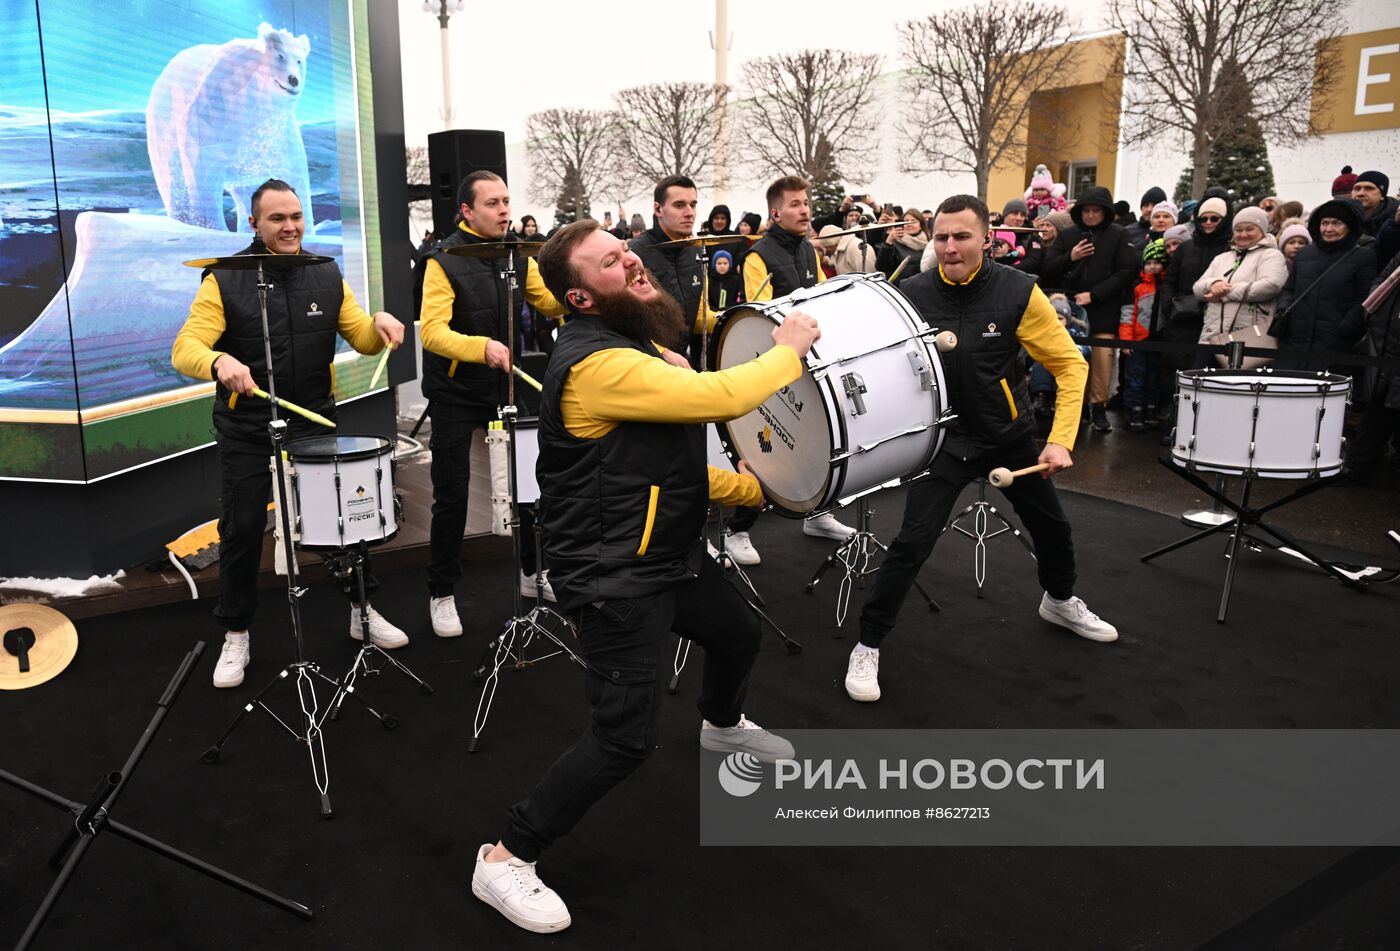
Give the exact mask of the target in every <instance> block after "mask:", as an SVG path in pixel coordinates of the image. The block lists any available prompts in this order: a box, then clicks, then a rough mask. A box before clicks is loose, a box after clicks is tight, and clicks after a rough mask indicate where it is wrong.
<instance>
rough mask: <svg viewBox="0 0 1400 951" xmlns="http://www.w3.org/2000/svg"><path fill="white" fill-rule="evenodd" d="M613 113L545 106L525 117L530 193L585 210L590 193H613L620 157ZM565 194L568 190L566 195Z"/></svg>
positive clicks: (617, 178)
mask: <svg viewBox="0 0 1400 951" xmlns="http://www.w3.org/2000/svg"><path fill="white" fill-rule="evenodd" d="M617 123H618V117H617V113H615V112H612V111H609V110H599V109H546V110H544V111H543V112H532V113H530V115H529V116H528V117H527V118H526V120H525V139H526V148H527V149H528V150H529V153H530V195H531V197H532V198H533V199H534V200H535V201H538V202H542V203H543V202H548V203H553V204H556V205H557V206H558V207H561V208H562V207H565V206H566V203H567V206H568V207H571V208H573V209H574V210H575V211H576V212H577V213H579V214H586V213H587V209H588V207H589V205H590V204H591V202H592V200H593V199H595V198H599V197H602V196H603V195H608V196H609V197H616V192H617V191H618V189H619V185H620V177H621V176H620V170H621V164H622V163H621V160H620V157H619V155H618V150H617ZM566 193H567V194H566Z"/></svg>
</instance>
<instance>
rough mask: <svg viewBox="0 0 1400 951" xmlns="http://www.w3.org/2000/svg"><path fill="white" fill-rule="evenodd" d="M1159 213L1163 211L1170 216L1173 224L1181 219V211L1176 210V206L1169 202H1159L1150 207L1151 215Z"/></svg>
mask: <svg viewBox="0 0 1400 951" xmlns="http://www.w3.org/2000/svg"><path fill="white" fill-rule="evenodd" d="M1159 211H1165V212H1166V213H1167V214H1169V215H1171V216H1172V221H1173V222H1176V221H1178V220H1179V219H1180V218H1181V209H1179V208H1177V207H1176V205H1173V204H1172V203H1171V202H1169V201H1159V202H1157V204H1155V205H1153V206H1152V214H1154V215H1155V214H1157V212H1159Z"/></svg>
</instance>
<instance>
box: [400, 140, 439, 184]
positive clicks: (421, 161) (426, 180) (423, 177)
mask: <svg viewBox="0 0 1400 951" xmlns="http://www.w3.org/2000/svg"><path fill="white" fill-rule="evenodd" d="M403 160H404V170H405V172H406V173H407V174H406V177H407V180H408V184H410V185H429V184H431V183H432V180H433V177H432V172H431V171H429V169H428V147H427V146H426V145H410V146H406V147H405V148H404V150H403Z"/></svg>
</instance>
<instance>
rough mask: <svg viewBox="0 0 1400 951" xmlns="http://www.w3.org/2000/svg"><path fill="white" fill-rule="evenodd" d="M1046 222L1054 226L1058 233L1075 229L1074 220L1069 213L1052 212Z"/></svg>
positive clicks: (1046, 217)
mask: <svg viewBox="0 0 1400 951" xmlns="http://www.w3.org/2000/svg"><path fill="white" fill-rule="evenodd" d="M1045 220H1046V221H1048V222H1050V223H1051V224H1052V225H1054V226H1055V230H1056V231H1068V230H1069V229H1070V228H1072V227H1074V218H1072V217H1071V216H1070V213H1069V212H1067V211H1052V212H1050V214H1048V215H1046V216H1045Z"/></svg>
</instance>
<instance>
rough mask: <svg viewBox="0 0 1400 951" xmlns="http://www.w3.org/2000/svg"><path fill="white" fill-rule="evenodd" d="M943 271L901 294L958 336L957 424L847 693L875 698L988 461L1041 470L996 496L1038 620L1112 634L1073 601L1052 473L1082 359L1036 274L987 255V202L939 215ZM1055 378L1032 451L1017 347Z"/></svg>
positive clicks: (886, 575) (1067, 436)
mask: <svg viewBox="0 0 1400 951" xmlns="http://www.w3.org/2000/svg"><path fill="white" fill-rule="evenodd" d="M933 231H934V234H933V244H934V248H935V253H936V254H937V257H938V267H936V268H933V269H931V270H928V271H925V272H923V273H921V274H917V275H915V276H914V277H911V278H909V279H908V280H906V281H903V282H902V283H901V284H900V286H899V289H900V290H901V291H903V292H904V293H905V295H906V296H907V297H908V298H909V300H910V301H911V302H912V303H913V304H914V306H915V307H916V308H917V309H918V311H919V313H920V314H921V315H922V316H923V318H924V320H925V321H927V322H928V324H929V325H930V326H931V327H936V328H938V329H939V330H951V331H953V332H954V333H956V334H957V338H958V345H957V347H956V348H954V349H953V350H951V351H948V352H945V353H944V354H943V360H944V364H945V365H944V370H945V372H946V376H947V379H948V381H949V384H950V392H949V394H948V396H949V403H950V404H951V406H952V409H953V411H954V412H956V413H957V417H958V418H957V419H956V420H955V421H954V422H953V423H952V424H951V425H950V426H949V427H948V430H947V437H946V439H945V441H944V444H943V449H942V451H941V452H940V453H939V454H938V455H937V456H935V457H934V460H933V466H932V468H931V469H930V471H929V475H928V476H927V477H926V478H923V479H920V480H918V481H916V482H914V483H913V484H912V485H910V487H909V495H908V498H907V500H906V502H905V506H904V521H903V524H901V525H900V529H899V535H898V537H896V538H895V540H894V543H893V544H892V545H891V546H890V550H889V555H888V556H887V557H886V559H885V561H884V563H883V564H882V565H881V566H880V571H879V574H878V575H876V579H875V586H874V588H873V589H872V591H871V593H870V597H869V598H867V599H866V602H865V606H864V609H863V610H862V611H861V616H860V627H861V634H860V642H859V643H858V644H857V645H856V646H855V649H854V650H852V652H851V657H850V661H849V663H848V666H847V670H846V693H847V694H848V695H849V696H850V697H851V699H852V700H860V701H866V702H869V701H873V700H878V699H880V682H879V670H880V645H881V643H882V642H883V640H884V638H885V637H886V636H887V635H888V634H889V632H890V630H891V629H892V628H893V627H894V623H895V618H896V617H897V615H898V614H899V609H900V606H901V605H902V604H903V603H904V598H905V596H906V595H907V594H908V593H909V589H910V588H911V587H913V584H914V579H915V576H916V575H917V573H918V571H919V568H920V567H922V566H923V563H924V562H925V561H927V560H928V558H929V555H931V554H932V553H933V546H934V544H935V543H936V542H937V541H938V536H939V534H940V533H941V532H942V530H943V527H944V526H945V525H946V524H947V523H948V516H949V515H950V514H951V513H952V510H953V505H954V504H955V503H956V502H957V498H958V495H959V494H960V493H961V492H962V490H963V488H964V487H965V486H966V485H967V484H968V483H969V482H971V481H973V480H974V479H975V478H977V477H979V476H981V477H985V476H987V474H988V473H989V472H991V470H992V469H994V468H1000V467H1004V468H1006V469H1008V470H1013V471H1019V470H1024V469H1028V468H1030V467H1033V466H1037V465H1038V464H1044V466H1045V468H1044V469H1042V470H1040V471H1039V472H1032V473H1028V474H1025V475H1021V476H1019V477H1018V478H1015V479H1014V481H1013V482H1012V483H1011V484H1010V485H1008V486H1006V487H1005V488H1003V489H1002V490H1001V491H1002V492H1003V493H1004V494H1005V495H1006V497H1007V499H1008V500H1009V501H1010V502H1011V505H1012V507H1013V508H1015V510H1016V514H1017V515H1018V516H1020V518H1021V521H1022V523H1023V524H1024V525H1025V527H1026V531H1027V532H1028V533H1029V534H1030V536H1031V539H1032V540H1033V541H1034V542H1035V551H1036V567H1037V569H1038V572H1039V575H1040V584H1041V587H1042V588H1044V590H1045V594H1044V597H1043V598H1042V599H1041V602H1040V616H1041V617H1042V618H1044V619H1045V620H1047V621H1050V622H1052V623H1054V624H1059V625H1060V626H1062V627H1067V628H1069V629H1070V630H1072V631H1074V632H1075V633H1076V634H1078V635H1079V636H1080V637H1085V638H1088V639H1089V640H1093V641H1100V642H1107V641H1113V640H1116V639H1117V638H1118V631H1117V630H1116V629H1115V628H1114V627H1113V625H1111V624H1109V623H1108V622H1107V621H1104V620H1102V619H1101V618H1099V617H1098V616H1097V615H1095V614H1094V613H1093V612H1092V611H1090V610H1089V608H1088V606H1086V605H1085V604H1084V602H1083V601H1082V600H1081V599H1079V598H1077V597H1075V596H1074V580H1075V569H1074V545H1073V542H1072V539H1071V536H1070V525H1069V520H1068V519H1067V518H1066V517H1065V513H1064V510H1063V509H1062V508H1061V507H1060V500H1059V497H1058V496H1057V495H1056V493H1055V488H1054V484H1053V483H1051V482H1050V481H1049V477H1050V476H1052V475H1054V474H1055V473H1056V472H1059V471H1060V470H1062V469H1068V468H1069V467H1070V466H1072V465H1073V464H1074V462H1073V460H1072V459H1071V458H1070V450H1071V449H1072V448H1073V447H1074V439H1075V435H1076V432H1077V429H1078V424H1079V415H1080V407H1081V404H1082V403H1083V399H1084V383H1085V380H1086V379H1087V377H1088V364H1086V363H1085V361H1084V358H1083V357H1082V356H1081V355H1080V353H1079V350H1078V348H1077V347H1075V345H1074V341H1073V340H1072V339H1071V338H1070V335H1069V334H1068V332H1066V331H1065V329H1064V327H1062V326H1061V325H1060V322H1059V321H1058V320H1057V319H1056V316H1055V310H1054V308H1053V307H1051V305H1050V301H1049V300H1048V299H1047V298H1046V297H1045V294H1044V293H1043V292H1042V291H1041V290H1040V289H1039V288H1038V287H1036V286H1035V281H1034V279H1033V278H1032V277H1031V276H1030V275H1027V274H1023V273H1021V272H1020V271H1017V270H1016V269H1014V268H1009V267H1004V266H1002V265H1000V264H996V263H994V262H993V261H992V260H991V258H990V257H989V256H988V250H989V245H990V241H989V237H990V235H989V229H988V214H987V205H986V203H984V202H983V201H982V200H981V199H978V198H976V197H974V196H972V195H954V196H953V197H951V198H948V199H946V200H945V201H944V202H943V204H941V205H940V206H939V207H938V211H937V213H936V214H935V216H934V224H933ZM1022 347H1025V349H1026V350H1027V352H1029V353H1030V355H1031V358H1032V359H1033V360H1035V361H1037V362H1038V363H1040V364H1041V365H1042V366H1044V367H1045V368H1046V369H1047V370H1049V371H1050V372H1051V373H1052V374H1053V375H1054V377H1055V382H1056V384H1057V386H1058V394H1057V396H1056V400H1055V420H1054V425H1053V426H1052V428H1051V431H1050V436H1049V439H1048V440H1047V441H1046V443H1045V448H1044V449H1043V450H1039V451H1037V448H1036V439H1035V421H1034V420H1035V416H1034V414H1033V413H1032V412H1031V409H1030V405H1031V403H1030V394H1029V393H1028V392H1027V388H1026V380H1025V374H1024V373H1023V372H1020V369H1019V367H1020V360H1019V352H1020V349H1021V348H1022Z"/></svg>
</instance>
